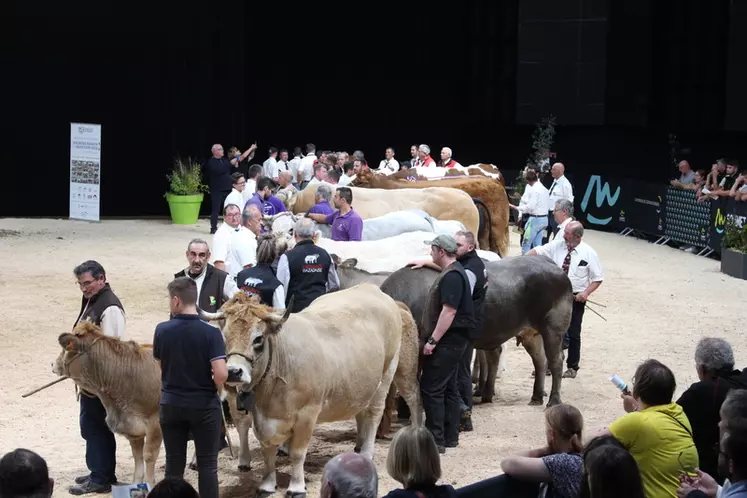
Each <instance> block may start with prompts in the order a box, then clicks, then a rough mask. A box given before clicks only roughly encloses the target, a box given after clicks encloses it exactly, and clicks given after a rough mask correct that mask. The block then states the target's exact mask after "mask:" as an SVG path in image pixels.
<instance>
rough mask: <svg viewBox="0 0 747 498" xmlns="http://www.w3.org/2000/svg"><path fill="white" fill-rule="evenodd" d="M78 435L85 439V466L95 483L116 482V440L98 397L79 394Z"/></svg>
mask: <svg viewBox="0 0 747 498" xmlns="http://www.w3.org/2000/svg"><path fill="white" fill-rule="evenodd" d="M80 435H81V436H82V437H83V439H85V440H86V466H87V467H88V470H90V471H91V481H92V482H93V483H95V484H101V485H106V484H112V483H114V482H116V477H114V470H115V467H116V465H117V461H116V454H117V442H116V440H115V439H114V434H112V431H110V430H109V426H108V425H106V410H105V409H104V405H102V404H101V400H99V398H89V397H88V396H86V395H85V394H81V395H80Z"/></svg>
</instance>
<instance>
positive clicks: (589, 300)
mask: <svg viewBox="0 0 747 498" xmlns="http://www.w3.org/2000/svg"><path fill="white" fill-rule="evenodd" d="M586 302H587V303H590V304H593V305H594V306H599V307H600V308H606V307H607V306H605V305H603V304H599V303H595V302H594V301H592V300H591V299H587V300H586Z"/></svg>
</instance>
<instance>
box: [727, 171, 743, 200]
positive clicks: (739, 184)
mask: <svg viewBox="0 0 747 498" xmlns="http://www.w3.org/2000/svg"><path fill="white" fill-rule="evenodd" d="M729 195H730V196H731V197H734V199H735V200H737V201H747V171H744V172H742V174H741V175H739V176H738V177H737V179H736V181H735V182H734V185H732V187H731V190H730V191H729Z"/></svg>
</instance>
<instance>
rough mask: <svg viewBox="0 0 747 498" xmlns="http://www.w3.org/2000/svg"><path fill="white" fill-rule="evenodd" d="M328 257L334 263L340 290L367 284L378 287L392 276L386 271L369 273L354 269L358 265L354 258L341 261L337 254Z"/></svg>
mask: <svg viewBox="0 0 747 498" xmlns="http://www.w3.org/2000/svg"><path fill="white" fill-rule="evenodd" d="M330 256H331V257H332V261H334V263H335V268H336V269H337V277H338V278H339V279H340V290H342V289H349V288H350V287H355V286H356V285H358V284H362V283H369V284H373V285H375V286H377V287H378V286H380V285H381V284H382V283H384V280H386V279H387V278H388V277H389V275H391V274H392V272H388V271H382V272H377V273H370V272H367V271H365V270H361V269H359V268H356V265H357V264H358V260H357V259H356V258H348V259H346V260H345V261H342V260H341V259H340V256H338V255H337V254H330Z"/></svg>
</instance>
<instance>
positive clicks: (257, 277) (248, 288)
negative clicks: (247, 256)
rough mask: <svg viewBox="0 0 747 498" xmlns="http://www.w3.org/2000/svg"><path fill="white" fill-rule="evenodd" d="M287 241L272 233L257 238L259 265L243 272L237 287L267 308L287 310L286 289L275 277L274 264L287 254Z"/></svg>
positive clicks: (237, 278)
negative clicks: (254, 297)
mask: <svg viewBox="0 0 747 498" xmlns="http://www.w3.org/2000/svg"><path fill="white" fill-rule="evenodd" d="M286 247H287V245H286V244H285V240H284V239H282V238H281V237H278V236H277V235H275V234H273V233H272V232H267V233H263V234H262V235H260V236H259V237H257V265H256V266H252V267H251V268H247V269H245V270H241V271H240V272H239V274H238V275H237V276H236V285H237V286H238V287H239V289H241V290H242V291H244V292H246V293H247V294H249V295H252V296H257V297H258V298H259V302H260V303H262V304H264V305H265V306H272V307H273V308H275V309H278V310H284V309H285V289H284V288H283V284H282V283H280V280H278V278H277V277H276V276H275V270H274V269H273V264H274V263H275V261H277V259H278V258H279V257H280V255H281V254H282V253H283V252H285V249H286Z"/></svg>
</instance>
